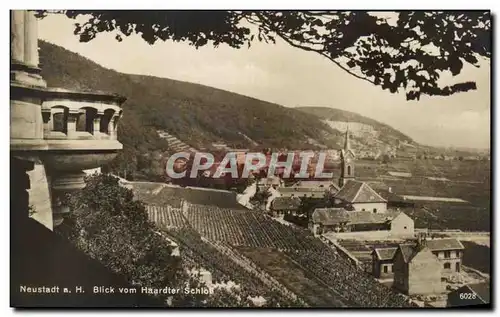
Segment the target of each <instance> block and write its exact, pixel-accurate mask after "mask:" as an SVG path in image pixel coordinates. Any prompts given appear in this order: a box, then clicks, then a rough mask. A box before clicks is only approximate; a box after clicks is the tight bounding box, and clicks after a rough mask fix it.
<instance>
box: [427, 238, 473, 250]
mask: <svg viewBox="0 0 500 317" xmlns="http://www.w3.org/2000/svg"><path fill="white" fill-rule="evenodd" d="M425 242H426V245H427V247H428V248H429V249H430V250H431V251H442V250H463V249H464V246H463V244H462V243H461V242H460V241H458V240H457V239H429V240H426V241H425Z"/></svg>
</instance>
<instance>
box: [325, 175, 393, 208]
mask: <svg viewBox="0 0 500 317" xmlns="http://www.w3.org/2000/svg"><path fill="white" fill-rule="evenodd" d="M335 198H338V199H341V200H343V201H346V202H348V203H385V202H387V200H385V199H384V198H382V197H381V196H380V195H379V194H378V193H377V192H376V191H375V190H373V188H371V187H370V185H368V184H367V183H365V182H359V181H355V180H349V181H348V182H347V183H346V184H345V185H344V186H343V187H342V188H341V189H340V190H339V191H338V192H337V194H335Z"/></svg>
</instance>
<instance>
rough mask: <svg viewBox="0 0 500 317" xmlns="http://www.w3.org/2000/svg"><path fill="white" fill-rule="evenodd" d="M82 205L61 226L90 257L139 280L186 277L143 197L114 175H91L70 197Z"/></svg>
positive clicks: (154, 282)
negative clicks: (79, 189)
mask: <svg viewBox="0 0 500 317" xmlns="http://www.w3.org/2000/svg"><path fill="white" fill-rule="evenodd" d="M69 201H70V203H71V208H72V210H77V212H75V213H74V214H73V215H72V216H70V218H69V219H67V220H65V222H64V223H63V225H61V226H60V227H58V230H59V232H60V233H61V234H63V235H64V236H66V237H68V238H69V239H70V240H71V241H72V242H73V243H75V244H76V246H77V247H78V248H79V249H81V250H82V251H83V252H85V253H86V254H88V255H89V256H90V257H92V258H94V259H97V260H99V261H100V262H102V263H103V264H105V265H106V266H107V267H108V268H110V269H111V270H113V271H114V272H116V273H119V274H121V275H123V276H124V277H125V278H127V280H128V281H130V282H131V283H132V284H133V285H141V286H148V287H153V286H155V287H161V288H163V287H165V286H166V285H169V286H171V287H175V286H176V285H179V284H178V283H180V282H182V281H183V279H185V277H183V276H182V273H181V271H180V264H181V263H180V262H179V260H178V258H176V257H172V256H171V252H172V249H171V247H170V245H169V244H168V243H167V242H166V241H165V240H164V238H162V236H161V235H159V234H157V233H156V231H157V229H156V228H155V226H154V224H153V223H151V222H149V220H148V218H147V213H146V211H145V208H144V205H143V204H142V202H140V201H137V200H134V196H133V193H132V191H131V190H129V189H127V188H123V187H121V186H119V184H118V179H117V178H115V177H112V176H109V175H95V176H91V177H89V178H87V180H86V187H85V188H84V189H83V190H81V191H79V192H77V193H75V194H73V195H72V196H71V197H69Z"/></svg>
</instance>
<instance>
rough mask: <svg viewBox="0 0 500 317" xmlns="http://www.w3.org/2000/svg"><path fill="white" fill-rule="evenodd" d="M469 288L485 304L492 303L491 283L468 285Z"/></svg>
mask: <svg viewBox="0 0 500 317" xmlns="http://www.w3.org/2000/svg"><path fill="white" fill-rule="evenodd" d="M464 287H467V288H468V289H470V290H471V291H472V292H474V293H476V295H477V296H478V297H479V299H480V300H481V301H482V302H483V303H485V304H489V303H490V284H489V283H477V284H467V285H465V286H464Z"/></svg>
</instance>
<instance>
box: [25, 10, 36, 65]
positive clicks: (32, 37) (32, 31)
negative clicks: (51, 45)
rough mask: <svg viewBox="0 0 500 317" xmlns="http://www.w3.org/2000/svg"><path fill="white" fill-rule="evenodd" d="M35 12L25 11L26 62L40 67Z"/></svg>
mask: <svg viewBox="0 0 500 317" xmlns="http://www.w3.org/2000/svg"><path fill="white" fill-rule="evenodd" d="M37 23H38V22H37V20H36V17H35V14H34V13H33V12H30V11H24V63H25V64H26V65H28V66H30V67H33V68H38V63H39V62H38V27H37Z"/></svg>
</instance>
